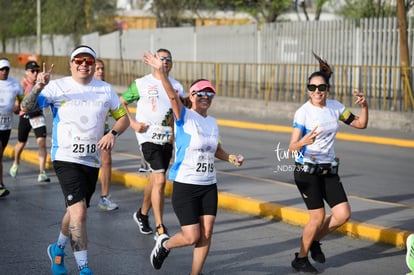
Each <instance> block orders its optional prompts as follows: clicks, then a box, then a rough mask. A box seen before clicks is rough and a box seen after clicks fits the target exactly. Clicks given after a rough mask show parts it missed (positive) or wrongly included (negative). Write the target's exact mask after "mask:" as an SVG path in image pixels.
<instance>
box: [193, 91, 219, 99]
mask: <svg viewBox="0 0 414 275" xmlns="http://www.w3.org/2000/svg"><path fill="white" fill-rule="evenodd" d="M193 95H197V97H198V98H202V97H203V96H206V97H208V99H212V98H213V97H214V96H215V95H216V94H215V93H213V92H207V91H198V92H194V93H193Z"/></svg>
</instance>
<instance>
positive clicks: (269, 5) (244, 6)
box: [230, 0, 293, 24]
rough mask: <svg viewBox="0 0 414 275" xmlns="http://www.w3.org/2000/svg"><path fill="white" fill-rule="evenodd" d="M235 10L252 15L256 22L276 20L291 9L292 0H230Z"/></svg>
mask: <svg viewBox="0 0 414 275" xmlns="http://www.w3.org/2000/svg"><path fill="white" fill-rule="evenodd" d="M230 3H231V4H232V6H234V7H236V10H239V11H244V12H247V13H249V14H250V15H251V16H253V17H254V18H255V19H256V21H257V23H259V24H260V23H270V22H276V20H277V18H278V17H279V16H280V15H282V14H283V13H285V12H287V11H288V10H290V9H292V7H293V5H292V3H293V1H292V0H261V1H255V0H231V1H230Z"/></svg>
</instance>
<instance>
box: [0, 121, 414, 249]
mask: <svg viewBox="0 0 414 275" xmlns="http://www.w3.org/2000/svg"><path fill="white" fill-rule="evenodd" d="M219 123H220V124H223V123H224V124H225V123H229V122H228V121H224V120H219ZM240 123H241V122H240ZM230 124H231V125H232V127H243V125H244V126H246V125H245V124H243V123H241V124H240V125H237V122H235V121H231V123H230ZM252 125H253V124H247V126H249V127H253V126H252ZM223 126H224V125H223ZM254 127H255V128H256V130H257V129H260V127H270V126H269V125H267V126H266V125H262V124H255V126H254ZM273 127H281V128H280V129H279V130H283V129H284V128H283V126H273ZM260 130H264V129H260ZM346 137H347V136H346V135H345V137H344V138H346ZM381 141H384V139H383V138H379V137H378V138H377V140H374V141H372V140H371V142H381ZM385 141H387V142H391V144H398V143H401V144H403V147H405V146H406V147H409V148H413V142H412V141H409V140H399V139H392V138H387V139H385ZM34 149H35V148H33V147H30V146H27V148H26V149H25V150H24V151H23V153H22V156H21V159H22V161H26V162H29V163H32V164H35V165H37V163H38V161H37V151H35V150H34ZM13 150H14V149H13V148H12V147H11V146H10V145H9V146H8V147H7V148H6V150H5V153H4V156H5V157H8V158H12V157H13V155H14V152H13ZM112 158H113V174H112V182H114V183H118V184H122V185H124V186H126V187H128V188H134V189H137V190H144V187H145V186H146V184H147V180H148V179H147V175H146V174H139V173H137V172H136V166H137V165H136V164H137V162H138V159H139V158H138V156H136V157H135V158H136V160H137V162H135V161H131V158H132V157H131V154H122V153H118V152H116V151H115V152H113V154H112ZM48 168H51V162H50V159H49V161H48ZM7 171H8V170H7V168H4V173H5V174H6V173H7ZM217 175H218V177H230V178H233V180H232V179H230V180H226V181H228V182H232V184H231V185H225V186H223V185H221V186H220V187H219V191H220V190H221V189H222V191H220V192H219V207H220V208H222V209H227V210H231V211H235V212H239V213H244V214H249V215H253V216H259V217H263V218H266V219H276V220H280V221H283V222H285V223H289V224H293V225H298V226H303V225H305V224H306V222H307V220H308V214H307V211H306V209H305V207H304V204H303V201H302V200H301V199H300V198H299V196H298V194H297V189H296V187H295V186H293V185H291V184H287V183H284V182H280V181H276V180H269V179H264V178H263V179H261V178H257V177H255V178H254V179H253V178H249V176H245V175H239V174H237V175H236V174H232V173H228V172H224V171H220V169H218V171H217ZM226 181H223V182H226ZM253 182H254V184H252V183H253ZM221 187H222V188H221ZM171 191H172V183H171V182H167V186H166V195H167V196H170V195H171ZM349 200H350V203H351V205H352V212H353V214H352V220H350V221H349V222H348V223H346V224H345V225H344V226H342V227H341V228H339V229H338V230H337V231H338V232H339V233H341V234H344V235H348V236H351V237H353V238H364V239H368V240H371V241H374V242H382V243H386V244H391V245H394V246H396V247H398V248H405V240H406V238H407V237H408V235H409V234H411V233H412V232H410V231H409V230H411V228H408V227H407V228H404V227H403V228H396V227H395V225H398V224H401V223H399V221H401V220H406V219H407V217H412V210H413V209H412V207H402V206H400V205H396V204H392V203H389V204H386V205H385V206H384V204H379V203H378V202H376V201H373V200H368V199H363V198H360V197H352V196H349ZM276 202H277V203H276ZM378 212H380V213H381V215H378ZM328 213H329V212H328ZM362 221H364V222H362Z"/></svg>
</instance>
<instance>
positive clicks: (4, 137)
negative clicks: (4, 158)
mask: <svg viewBox="0 0 414 275" xmlns="http://www.w3.org/2000/svg"><path fill="white" fill-rule="evenodd" d="M10 133H11V130H0V141H1V145H2V146H3V149H6V146H7V144H8V143H9V139H10Z"/></svg>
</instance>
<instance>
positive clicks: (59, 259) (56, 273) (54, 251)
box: [47, 243, 87, 275]
mask: <svg viewBox="0 0 414 275" xmlns="http://www.w3.org/2000/svg"><path fill="white" fill-rule="evenodd" d="M47 255H49V259H50V262H51V263H52V273H53V275H67V271H66V267H65V263H64V261H63V258H64V257H65V251H64V250H63V248H60V247H59V246H58V245H57V243H54V244H51V245H49V246H48V247H47ZM85 274H87V273H85Z"/></svg>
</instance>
